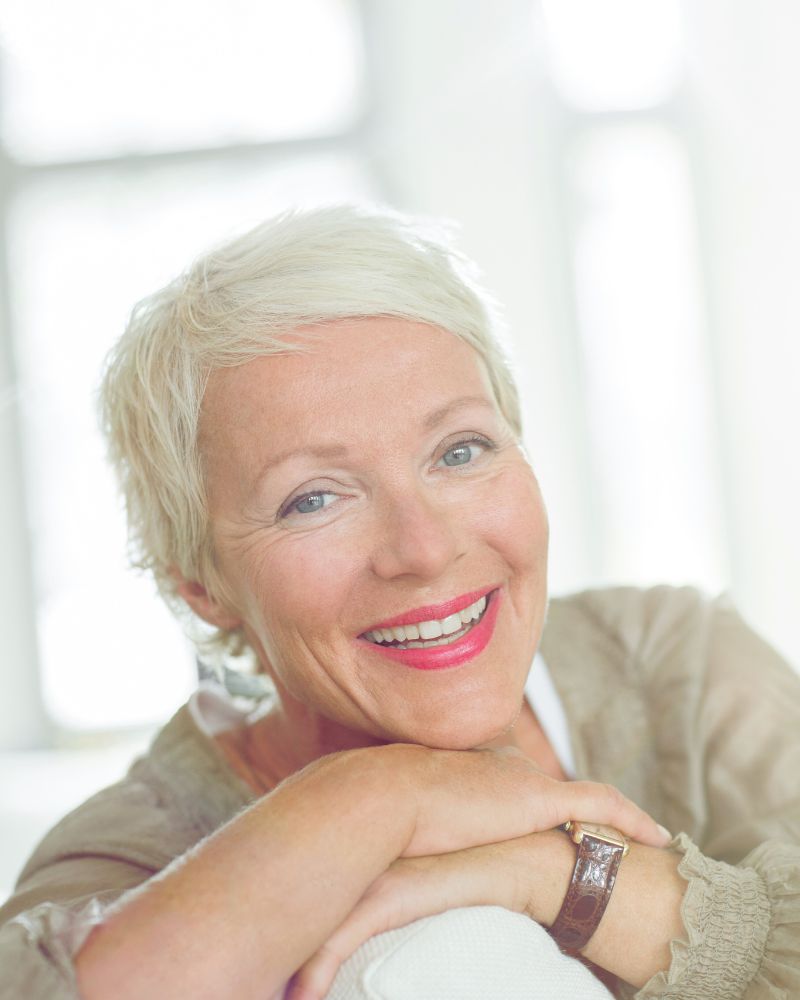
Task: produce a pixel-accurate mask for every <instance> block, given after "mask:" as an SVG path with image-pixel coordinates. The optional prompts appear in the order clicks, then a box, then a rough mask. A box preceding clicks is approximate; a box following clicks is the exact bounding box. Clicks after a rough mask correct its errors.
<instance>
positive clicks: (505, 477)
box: [201, 318, 548, 749]
mask: <svg viewBox="0 0 800 1000" xmlns="http://www.w3.org/2000/svg"><path fill="white" fill-rule="evenodd" d="M294 336H295V337H296V338H298V339H300V338H302V339H303V341H304V342H305V343H307V345H308V352H307V353H302V354H284V355H272V356H267V357H261V358H257V359H255V360H252V361H249V362H248V363H246V364H244V365H241V366H239V367H235V368H228V369H221V370H218V371H216V372H215V373H214V374H213V376H212V378H211V380H210V382H209V386H208V390H207V393H206V396H205V398H204V402H203V415H202V421H201V449H202V452H203V458H204V463H205V468H206V474H207V481H208V491H209V504H210V513H211V520H212V527H213V535H214V545H215V552H216V557H217V564H218V569H219V572H220V573H221V575H222V577H223V579H224V580H225V582H226V584H227V588H228V591H229V593H230V594H231V595H232V596H233V601H234V608H233V612H234V617H235V618H236V619H238V620H241V622H242V623H243V624H244V628H245V631H246V634H247V635H248V638H249V639H250V641H251V643H252V644H253V646H254V648H255V649H256V651H257V653H258V655H259V657H260V659H261V662H262V665H263V667H264V669H265V670H267V671H268V673H269V674H271V676H272V677H273V679H274V680H275V682H276V684H277V686H278V690H279V693H280V695H281V699H282V703H283V710H284V712H286V713H287V714H288V716H289V717H290V718H296V719H297V720H302V721H303V724H304V725H308V724H309V720H312V721H313V720H316V721H317V722H318V723H319V725H320V726H322V727H325V726H327V727H329V728H332V729H335V730H336V731H337V732H338V734H339V737H340V738H339V740H338V742H339V744H340V745H347V743H348V742H349V743H350V744H351V745H353V744H357V743H359V742H371V741H374V740H386V741H392V742H413V743H422V744H425V745H428V746H434V747H448V748H454V749H463V748H467V747H473V746H480V745H483V744H485V743H488V742H490V741H492V740H494V739H497V738H498V737H500V736H501V735H502V734H503V733H505V732H506V731H507V730H508V729H509V728H510V727H511V726H512V725H513V724H514V722H515V720H516V718H517V715H518V713H519V711H520V707H521V704H522V695H523V686H524V683H525V679H526V676H527V672H528V669H529V667H530V664H531V660H532V657H533V654H534V652H535V649H536V647H537V645H538V642H539V638H540V634H541V630H542V625H543V621H544V615H545V610H546V602H547V594H546V568H547V541H548V525H547V515H546V513H545V509H544V505H543V503H542V498H541V495H540V492H539V487H538V484H537V481H536V478H535V476H534V474H533V471H532V470H531V467H530V465H529V464H528V462H527V461H526V459H525V457H524V455H523V453H522V451H521V450H520V448H519V446H518V445H517V444H516V442H515V439H514V435H513V433H512V431H511V429H510V428H509V427H508V425H507V424H506V423H505V421H504V420H503V418H502V416H501V415H500V413H499V411H498V409H497V407H496V404H495V402H494V398H493V394H492V391H491V388H490V385H489V381H488V377H487V375H486V372H485V369H484V367H483V364H482V362H481V361H480V359H479V357H478V355H477V354H476V353H475V352H474V351H473V349H472V348H471V347H469V346H468V345H467V344H465V343H464V342H463V341H461V340H459V339H458V338H457V337H455V336H454V335H452V334H450V333H448V332H446V331H443V330H440V329H437V328H434V327H430V326H427V325H425V324H422V323H413V322H409V321H406V320H400V319H390V318H369V319H358V320H342V321H338V322H335V323H331V324H328V325H326V326H324V327H321V328H317V330H316V331H315V332H314V334H313V337H307V336H304V333H303V331H299V332H298V333H297V334H295V335H294ZM481 595H486V598H487V606H486V608H485V611H483V615H482V617H481V619H480V620H478V621H473V622H469V623H468V624H466V625H465V624H464V623H463V622H462V623H461V626H460V628H458V630H457V631H456V633H454V635H455V640H453V639H452V638H450V637H448V636H443V637H442V638H440V639H439V644H438V645H437V646H436V647H435V651H434V652H431V651H430V648H429V647H428V645H427V643H426V645H425V646H422V647H419V648H417V649H414V647H413V646H412V647H409V646H408V643H409V642H411V643H414V642H415V641H416V642H417V643H419V642H421V641H423V640H424V639H425V636H426V635H427V634H428V630H429V629H430V628H432V629H433V631H434V632H435V631H436V629H435V626H433V627H432V626H425V627H424V628H422V634H421V635H420V637H419V638H418V639H416V640H415V639H414V624H412V623H417V627H418V628H421V626H419V622H420V620H421V619H424V620H427V621H431V620H433V619H439V620H440V621H441V620H442V619H448V618H449V619H450V621H449V622H446V621H445V623H444V627H445V632H447V631H448V629H450V630H452V629H453V628H454V619H453V618H452V615H453V614H454V613H457V612H458V611H459V610H460V608H461V607H462V606H464V605H466V604H473V605H474V603H475V601H476V599H477V598H478V597H479V596H481ZM443 605H448V606H444V607H443ZM431 606H435V607H433V608H431ZM476 610H477V611H480V604H479V605H478V607H477V609H476ZM398 619H399V620H400V621H403V622H406V623H408V625H407V626H404V628H406V629H407V630H406V631H404V632H401V633H398V634H399V635H400V637H401V638H400V641H399V644H398V640H397V638H395V637H394V633H392V635H393V643H392V644H391V645H388V644H386V643H385V642H384V643H378V642H376V641H375V639H376V638H377V636H376V634H375V628H376V626H379V625H386V624H387V623H388V622H391V623H392V624H395V623H396V621H397V620H398ZM365 633H370V635H366V634H365ZM442 639H444V642H442ZM428 642H430V640H428ZM404 647H405V648H404ZM344 734H348V735H349V737H350V739H349V740H348V739H345V738H342V737H343V735H344Z"/></svg>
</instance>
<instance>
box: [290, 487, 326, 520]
mask: <svg viewBox="0 0 800 1000" xmlns="http://www.w3.org/2000/svg"><path fill="white" fill-rule="evenodd" d="M335 496H336V494H335V493H325V492H319V493H305V494H304V495H303V496H299V497H295V499H294V500H290V501H289V503H288V504H287V505H286V507H285V508H284V510H283V511H282V512H281V517H286V516H287V515H288V514H293V513H294V514H314V513H316V511H318V510H322V509H323V508H324V507H327V506H329V503H326V502H325V497H335Z"/></svg>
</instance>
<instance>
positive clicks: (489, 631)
mask: <svg viewBox="0 0 800 1000" xmlns="http://www.w3.org/2000/svg"><path fill="white" fill-rule="evenodd" d="M499 610H500V591H499V590H495V591H494V592H493V593H492V594H491V595H490V597H489V604H488V607H487V608H486V611H485V612H484V614H483V618H481V620H480V621H479V622H478V624H477V625H475V626H474V627H473V628H471V629H470V630H469V632H467V633H465V634H464V635H462V636H461V638H460V639H458V640H456V642H451V643H449V644H448V645H446V646H430V647H429V648H428V649H394V648H392V647H391V646H379V645H378V643H377V642H369V640H368V639H361V640H360V641H361V642H367V643H369V646H370V648H371V649H373V650H374V651H375V652H377V653H380V654H381V655H382V656H385V657H386V658H387V659H388V660H394V661H395V662H396V663H402V664H404V666H406V667H413V668H414V670H446V669H447V668H448V667H460V666H461V664H462V663H466V662H467V661H468V660H472V659H474V657H476V656H477V655H478V654H479V653H482V652H483V651H484V649H486V647H487V646H488V645H489V641H490V639H491V638H492V635H493V634H494V626H495V623H496V621H497V613H498V611H499Z"/></svg>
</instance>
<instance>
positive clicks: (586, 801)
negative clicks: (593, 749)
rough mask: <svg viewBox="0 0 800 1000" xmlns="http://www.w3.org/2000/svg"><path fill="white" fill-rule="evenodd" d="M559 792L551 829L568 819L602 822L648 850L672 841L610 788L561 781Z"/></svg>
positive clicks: (597, 784)
mask: <svg viewBox="0 0 800 1000" xmlns="http://www.w3.org/2000/svg"><path fill="white" fill-rule="evenodd" d="M559 792H560V794H559V795H556V796H555V797H554V798H555V802H556V803H557V817H558V818H557V820H556V822H555V823H554V824H553V825H554V826H557V825H559V824H560V823H564V822H566V821H567V820H569V819H573V820H585V821H587V822H592V823H604V824H607V825H609V826H614V827H616V828H617V829H618V830H621V831H622V833H624V834H625V835H626V836H628V837H630V838H631V839H632V840H636V841H639V843H641V844H648V845H650V846H651V847H665V846H666V845H667V844H668V843H669V841H670V840H671V839H672V834H671V833H670V832H669V831H668V830H665V829H664V827H663V826H659V824H658V823H656V821H655V820H654V819H653V817H652V816H650V815H649V813H646V812H645V811H644V809H642V808H641V807H640V806H637V805H636V803H635V802H632V801H631V800H630V799H629V798H628V797H627V796H626V795H624V794H623V793H622V792H621V791H620V790H619V789H618V788H616V787H615V786H614V785H608V784H602V783H600V782H596V781H565V782H561V788H560V789H559Z"/></svg>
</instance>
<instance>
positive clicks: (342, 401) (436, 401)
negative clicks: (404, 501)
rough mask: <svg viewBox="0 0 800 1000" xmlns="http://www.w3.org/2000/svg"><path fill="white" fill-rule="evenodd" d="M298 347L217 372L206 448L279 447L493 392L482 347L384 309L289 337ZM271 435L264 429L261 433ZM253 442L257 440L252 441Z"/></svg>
mask: <svg viewBox="0 0 800 1000" xmlns="http://www.w3.org/2000/svg"><path fill="white" fill-rule="evenodd" d="M286 339H288V340H289V341H290V342H291V341H296V342H297V343H298V344H300V345H301V346H302V347H303V351H302V352H301V353H287V354H278V355H266V356H260V357H257V358H253V359H252V360H250V361H248V362H246V363H245V364H243V365H239V366H236V367H233V368H223V369H218V370H216V371H215V372H213V373H212V375H211V377H210V379H209V383H208V386H207V389H206V393H205V396H204V399H203V407H202V415H201V448H202V449H203V451H204V453H207V452H208V451H209V450H211V451H212V452H213V451H214V450H216V449H218V448H219V447H220V446H222V447H224V448H228V449H229V448H234V449H236V450H237V451H238V450H240V449H241V448H242V447H245V448H247V449H248V451H253V450H255V451H257V452H258V455H259V457H260V458H261V459H263V458H264V455H265V453H266V450H267V448H269V449H270V450H272V451H275V452H277V451H278V450H281V449H283V448H285V447H287V446H289V445H292V444H296V443H298V442H299V441H302V440H303V439H306V438H308V437H309V436H316V437H319V436H320V435H323V436H324V434H325V433H332V434H335V433H337V432H340V433H344V434H349V433H353V434H354V436H356V437H357V436H358V433H359V432H363V431H365V430H375V429H376V428H375V421H376V419H378V420H379V421H380V423H381V424H382V425H384V427H385V428H388V427H389V426H390V424H391V421H392V420H393V419H397V418H399V417H401V416H403V415H405V416H413V415H414V414H416V415H419V416H420V418H422V417H423V416H424V415H425V414H426V413H428V412H430V411H433V410H435V409H436V408H437V407H442V406H444V405H446V404H447V403H448V402H449V401H450V400H452V399H453V398H456V397H462V396H465V395H480V396H483V397H485V398H486V399H488V400H493V395H492V391H491V386H490V382H489V379H488V375H487V373H486V370H485V367H484V365H483V363H482V361H481V359H480V357H479V355H478V354H477V353H476V352H475V351H474V350H473V349H472V348H471V347H470V346H469V345H468V344H466V343H465V342H464V341H462V340H461V339H460V338H459V337H457V336H455V335H454V334H452V333H449V332H448V331H446V330H441V329H439V328H437V327H432V326H429V325H427V324H424V323H414V322H410V321H407V320H402V319H394V318H388V317H377V318H375V317H371V318H368V319H357V320H340V321H337V322H334V323H328V324H325V325H322V326H318V327H313V328H308V329H305V330H303V329H301V330H298V331H296V333H294V334H292V335H291V337H289V338H286ZM265 435H267V436H266V437H265ZM256 441H257V442H258V447H255V444H256Z"/></svg>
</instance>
